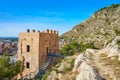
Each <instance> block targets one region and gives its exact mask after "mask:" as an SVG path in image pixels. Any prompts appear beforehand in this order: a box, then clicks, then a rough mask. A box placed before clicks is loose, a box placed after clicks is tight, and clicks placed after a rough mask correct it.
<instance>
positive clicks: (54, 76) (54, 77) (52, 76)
mask: <svg viewBox="0 0 120 80" xmlns="http://www.w3.org/2000/svg"><path fill="white" fill-rule="evenodd" d="M57 79H58V77H57V73H56V72H55V71H52V72H51V74H50V75H49V76H48V77H47V80H57Z"/></svg>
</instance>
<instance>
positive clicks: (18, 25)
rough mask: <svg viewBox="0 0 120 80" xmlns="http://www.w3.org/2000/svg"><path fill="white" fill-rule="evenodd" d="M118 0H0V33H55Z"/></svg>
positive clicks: (0, 34)
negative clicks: (50, 31)
mask: <svg viewBox="0 0 120 80" xmlns="http://www.w3.org/2000/svg"><path fill="white" fill-rule="evenodd" d="M118 3H120V0H0V37H17V36H18V34H19V32H24V31H26V29H28V28H29V29H31V30H32V29H35V30H41V31H43V30H46V29H54V30H58V31H59V34H60V35H61V34H62V33H64V32H66V31H69V30H71V29H72V28H73V26H75V25H77V24H79V23H81V22H82V21H84V20H86V19H87V18H89V17H90V16H91V15H92V14H93V13H94V12H95V11H96V10H99V9H100V8H103V7H107V6H110V5H111V4H118Z"/></svg>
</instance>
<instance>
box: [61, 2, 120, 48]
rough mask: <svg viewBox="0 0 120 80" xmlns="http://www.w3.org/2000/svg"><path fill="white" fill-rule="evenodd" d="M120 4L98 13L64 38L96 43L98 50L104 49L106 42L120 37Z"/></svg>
mask: <svg viewBox="0 0 120 80" xmlns="http://www.w3.org/2000/svg"><path fill="white" fill-rule="evenodd" d="M119 17H120V4H116V5H111V6H110V7H107V8H104V9H101V10H98V11H96V12H95V13H94V14H93V16H92V17H90V18H89V19H87V20H86V21H84V22H82V23H80V24H78V25H76V26H74V27H73V29H72V30H70V31H68V32H66V33H64V34H63V35H62V36H67V37H68V38H71V37H72V36H76V37H78V38H77V39H76V40H77V41H78V42H83V43H94V46H95V47H97V48H103V46H104V43H105V41H110V40H112V39H113V38H114V37H116V36H118V35H120V18H119Z"/></svg>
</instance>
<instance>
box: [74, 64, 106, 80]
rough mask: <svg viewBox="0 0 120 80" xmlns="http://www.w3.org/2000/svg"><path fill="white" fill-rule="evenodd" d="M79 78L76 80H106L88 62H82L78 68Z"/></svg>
mask: <svg viewBox="0 0 120 80" xmlns="http://www.w3.org/2000/svg"><path fill="white" fill-rule="evenodd" d="M78 72H79V74H78V76H77V77H76V80H105V79H104V78H102V77H101V76H100V74H99V72H98V71H97V70H96V69H95V68H94V67H92V66H90V65H89V64H87V63H86V62H82V63H81V65H80V67H79V68H78Z"/></svg>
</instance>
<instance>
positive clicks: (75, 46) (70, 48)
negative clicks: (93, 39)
mask: <svg viewBox="0 0 120 80" xmlns="http://www.w3.org/2000/svg"><path fill="white" fill-rule="evenodd" d="M87 48H93V49H96V47H94V44H93V43H87V44H83V43H82V42H81V43H78V42H77V41H73V42H71V43H70V44H68V45H66V46H64V47H63V48H62V49H61V50H60V54H62V55H66V56H71V55H73V54H74V53H77V52H83V51H85V50H86V49H87Z"/></svg>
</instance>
